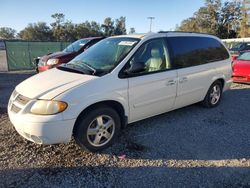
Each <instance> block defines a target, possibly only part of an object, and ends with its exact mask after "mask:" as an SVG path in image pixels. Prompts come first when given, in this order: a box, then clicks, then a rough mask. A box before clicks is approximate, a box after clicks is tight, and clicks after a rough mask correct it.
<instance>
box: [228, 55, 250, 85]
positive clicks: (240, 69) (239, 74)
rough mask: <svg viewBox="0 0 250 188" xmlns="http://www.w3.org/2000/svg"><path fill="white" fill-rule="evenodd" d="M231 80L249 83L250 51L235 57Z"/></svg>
mask: <svg viewBox="0 0 250 188" xmlns="http://www.w3.org/2000/svg"><path fill="white" fill-rule="evenodd" d="M232 78H233V81H234V82H240V83H250V51H247V52H245V53H243V54H241V55H239V56H238V57H237V59H236V60H235V61H234V62H233V76H232Z"/></svg>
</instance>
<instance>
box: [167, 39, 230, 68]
mask: <svg viewBox="0 0 250 188" xmlns="http://www.w3.org/2000/svg"><path fill="white" fill-rule="evenodd" d="M168 42H169V45H170V47H171V49H172V58H173V64H174V66H175V67H176V68H184V67H190V66H196V65H201V64H205V63H210V62H215V61H219V60H224V59H228V58H229V54H228V52H227V50H226V49H225V47H224V46H223V45H222V44H221V43H220V42H219V41H217V40H216V39H214V38H209V37H169V38H168Z"/></svg>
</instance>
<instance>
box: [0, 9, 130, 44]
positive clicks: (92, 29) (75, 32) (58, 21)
mask: <svg viewBox="0 0 250 188" xmlns="http://www.w3.org/2000/svg"><path fill="white" fill-rule="evenodd" d="M51 17H52V18H53V19H54V22H52V23H50V24H49V25H48V24H47V23H45V22H37V23H30V24H28V25H27V26H26V27H25V28H24V29H23V30H21V31H20V32H19V33H17V32H16V30H14V29H12V28H9V27H2V28H0V38H2V39H8V40H11V39H21V40H28V41H69V42H72V41H75V40H77V39H80V38H85V37H90V36H92V37H95V36H112V35H123V34H126V33H127V31H126V17H123V16H121V17H120V18H118V19H114V20H113V19H112V18H110V17H107V18H105V19H104V21H103V23H102V24H99V23H97V22H96V21H85V22H82V23H79V24H75V23H72V21H69V20H66V19H65V15H64V14H62V13H55V14H53V15H51ZM129 33H135V29H134V28H130V31H129Z"/></svg>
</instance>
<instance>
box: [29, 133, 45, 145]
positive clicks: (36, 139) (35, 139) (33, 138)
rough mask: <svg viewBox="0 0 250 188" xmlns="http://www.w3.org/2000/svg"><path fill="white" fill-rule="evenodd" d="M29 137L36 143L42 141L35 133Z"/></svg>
mask: <svg viewBox="0 0 250 188" xmlns="http://www.w3.org/2000/svg"><path fill="white" fill-rule="evenodd" d="M30 139H31V140H32V141H33V142H35V143H37V144H42V143H43V141H42V140H41V139H40V138H39V137H38V136H35V135H31V136H30Z"/></svg>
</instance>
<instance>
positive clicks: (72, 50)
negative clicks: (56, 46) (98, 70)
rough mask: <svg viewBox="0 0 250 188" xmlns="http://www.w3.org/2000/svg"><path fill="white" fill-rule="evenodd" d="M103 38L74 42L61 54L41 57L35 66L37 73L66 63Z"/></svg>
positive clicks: (56, 53)
mask: <svg viewBox="0 0 250 188" xmlns="http://www.w3.org/2000/svg"><path fill="white" fill-rule="evenodd" d="M103 38H104V37H91V38H84V39H80V40H77V41H75V42H74V43H72V44H70V45H69V46H68V47H67V48H65V49H64V50H63V51H62V52H55V53H52V54H48V55H45V56H43V57H41V58H40V59H39V61H38V64H37V68H36V70H37V72H43V71H46V70H48V69H51V68H53V67H56V66H58V65H60V64H62V63H68V62H69V61H70V60H72V59H73V58H74V57H76V56H77V55H79V54H80V53H82V52H83V51H85V50H86V49H88V48H89V47H90V46H92V45H94V44H95V43H97V42H99V41H100V40H102V39H103Z"/></svg>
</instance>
